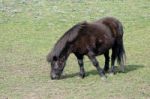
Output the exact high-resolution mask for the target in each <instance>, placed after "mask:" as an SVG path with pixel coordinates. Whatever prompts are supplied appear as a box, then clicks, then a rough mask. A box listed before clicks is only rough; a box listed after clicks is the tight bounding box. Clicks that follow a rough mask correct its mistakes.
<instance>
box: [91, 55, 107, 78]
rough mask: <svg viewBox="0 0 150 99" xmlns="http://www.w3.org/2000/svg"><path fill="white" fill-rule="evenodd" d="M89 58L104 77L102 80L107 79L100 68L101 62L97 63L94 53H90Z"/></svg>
mask: <svg viewBox="0 0 150 99" xmlns="http://www.w3.org/2000/svg"><path fill="white" fill-rule="evenodd" d="M88 57H89V59H90V60H91V61H92V63H93V65H94V66H95V67H96V69H97V71H98V73H99V75H100V76H101V77H102V79H105V78H106V76H105V73H104V71H103V69H102V68H100V66H99V62H98V61H97V59H96V57H95V56H94V55H93V54H92V52H90V53H89V54H88Z"/></svg>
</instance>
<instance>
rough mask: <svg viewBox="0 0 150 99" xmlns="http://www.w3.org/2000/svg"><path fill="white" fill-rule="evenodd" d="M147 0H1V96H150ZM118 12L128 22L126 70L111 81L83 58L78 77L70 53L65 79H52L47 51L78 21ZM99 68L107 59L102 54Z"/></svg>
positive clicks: (10, 98)
mask: <svg viewBox="0 0 150 99" xmlns="http://www.w3.org/2000/svg"><path fill="white" fill-rule="evenodd" d="M149 5H150V1H149V0H1V1H0V99H81V98H82V99H100V98H101V99H149V98H150V65H149V64H150V35H149V33H150V27H149V26H150V6H149ZM104 16H114V17H116V18H118V19H119V20H120V21H121V22H122V23H123V25H124V32H125V33H124V45H125V50H126V54H127V61H126V69H125V73H117V74H116V75H114V76H110V75H109V74H107V76H108V78H107V80H105V81H103V80H101V79H100V77H99V75H98V73H97V71H96V69H95V68H94V67H93V66H92V64H91V62H90V61H89V60H88V58H87V57H86V58H85V70H86V75H87V76H86V77H85V79H81V78H79V77H78V74H77V73H78V72H79V67H78V64H77V61H76V58H75V57H74V56H73V55H70V57H69V59H68V61H67V65H66V67H65V70H64V74H63V75H66V76H67V77H66V78H65V79H61V80H51V79H50V77H49V72H50V65H49V64H48V63H47V62H46V55H47V54H48V52H49V51H50V50H51V49H52V47H53V46H54V44H55V43H56V41H57V40H58V39H59V37H61V36H62V35H63V33H64V32H65V31H67V30H68V29H69V28H70V27H72V26H73V25H74V24H76V23H78V22H81V21H84V20H87V21H89V22H90V21H93V20H97V19H100V18H102V17H104ZM98 60H99V62H100V65H101V67H103V65H104V57H103V56H99V57H98ZM116 66H117V64H116Z"/></svg>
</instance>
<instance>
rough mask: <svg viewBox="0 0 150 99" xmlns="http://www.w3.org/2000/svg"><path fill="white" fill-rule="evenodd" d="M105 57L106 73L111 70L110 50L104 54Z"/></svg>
mask: <svg viewBox="0 0 150 99" xmlns="http://www.w3.org/2000/svg"><path fill="white" fill-rule="evenodd" d="M104 57H105V65H104V71H105V72H108V70H109V59H110V57H109V50H108V51H106V52H105V53H104Z"/></svg>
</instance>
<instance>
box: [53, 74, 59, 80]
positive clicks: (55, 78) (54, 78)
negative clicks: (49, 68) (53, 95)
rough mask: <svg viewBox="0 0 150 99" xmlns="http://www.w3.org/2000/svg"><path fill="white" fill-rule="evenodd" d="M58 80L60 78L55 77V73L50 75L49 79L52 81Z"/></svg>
mask: <svg viewBox="0 0 150 99" xmlns="http://www.w3.org/2000/svg"><path fill="white" fill-rule="evenodd" d="M59 78H60V76H59V75H56V74H55V73H53V72H52V73H51V79H52V80H58V79H59Z"/></svg>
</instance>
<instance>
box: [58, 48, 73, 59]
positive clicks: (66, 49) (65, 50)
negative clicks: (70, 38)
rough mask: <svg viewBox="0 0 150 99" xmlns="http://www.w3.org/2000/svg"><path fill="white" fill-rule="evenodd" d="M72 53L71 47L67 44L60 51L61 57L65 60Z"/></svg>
mask: <svg viewBox="0 0 150 99" xmlns="http://www.w3.org/2000/svg"><path fill="white" fill-rule="evenodd" d="M70 53H71V48H70V47H67V46H65V48H64V50H63V51H62V52H61V53H60V58H64V59H65V60H67V59H68V57H69V55H70Z"/></svg>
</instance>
